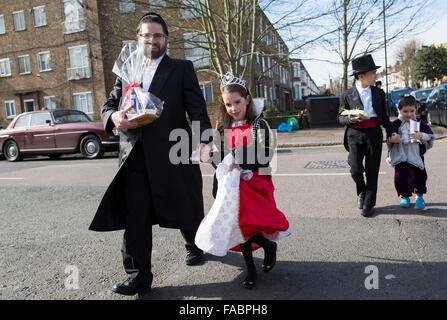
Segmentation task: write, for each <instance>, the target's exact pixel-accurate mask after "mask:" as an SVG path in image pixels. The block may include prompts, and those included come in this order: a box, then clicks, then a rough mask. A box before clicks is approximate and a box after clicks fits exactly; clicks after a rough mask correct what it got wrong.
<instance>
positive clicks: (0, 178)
mask: <svg viewBox="0 0 447 320" xmlns="http://www.w3.org/2000/svg"><path fill="white" fill-rule="evenodd" d="M23 179H25V178H14V177H12V178H2V177H0V180H23Z"/></svg>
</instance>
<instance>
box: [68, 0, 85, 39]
mask: <svg viewBox="0 0 447 320" xmlns="http://www.w3.org/2000/svg"><path fill="white" fill-rule="evenodd" d="M64 14H65V21H64V33H74V32H80V31H84V30H85V21H84V13H83V11H82V0H64Z"/></svg>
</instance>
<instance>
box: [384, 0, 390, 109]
mask: <svg viewBox="0 0 447 320" xmlns="http://www.w3.org/2000/svg"><path fill="white" fill-rule="evenodd" d="M382 4H383V40H384V43H385V83H386V97H385V103H386V107H387V108H388V55H387V51H386V18H385V0H383V1H382ZM390 111H391V110H390Z"/></svg>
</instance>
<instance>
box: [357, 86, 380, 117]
mask: <svg viewBox="0 0 447 320" xmlns="http://www.w3.org/2000/svg"><path fill="white" fill-rule="evenodd" d="M355 86H356V88H357V91H358V93H359V95H360V99H361V100H362V104H363V109H364V110H365V111H366V113H367V114H368V117H369V118H372V117H377V114H376V112H375V111H374V108H373V106H372V93H371V87H370V86H367V87H366V88H363V87H361V86H359V85H358V83H355Z"/></svg>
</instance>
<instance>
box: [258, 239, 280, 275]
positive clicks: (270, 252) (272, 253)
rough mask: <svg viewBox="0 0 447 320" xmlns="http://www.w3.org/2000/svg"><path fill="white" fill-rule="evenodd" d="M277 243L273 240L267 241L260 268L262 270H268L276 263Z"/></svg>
mask: <svg viewBox="0 0 447 320" xmlns="http://www.w3.org/2000/svg"><path fill="white" fill-rule="evenodd" d="M277 247H278V245H277V244H276V242H274V241H270V242H269V246H268V247H267V248H266V249H264V250H265V256H264V257H265V258H264V264H263V265H262V270H263V271H264V272H269V271H270V270H272V269H273V267H274V266H275V264H276V249H277Z"/></svg>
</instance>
